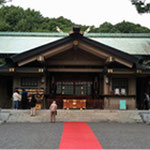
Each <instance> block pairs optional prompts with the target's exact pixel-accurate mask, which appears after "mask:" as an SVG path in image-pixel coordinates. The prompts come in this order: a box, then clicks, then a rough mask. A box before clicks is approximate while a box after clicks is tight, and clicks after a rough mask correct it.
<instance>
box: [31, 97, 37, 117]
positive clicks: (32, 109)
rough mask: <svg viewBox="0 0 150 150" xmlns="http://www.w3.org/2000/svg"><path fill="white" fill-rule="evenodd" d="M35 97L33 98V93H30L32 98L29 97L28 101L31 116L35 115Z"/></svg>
mask: <svg viewBox="0 0 150 150" xmlns="http://www.w3.org/2000/svg"><path fill="white" fill-rule="evenodd" d="M36 102H37V100H36V98H35V95H32V98H31V102H30V106H31V116H35V111H36V108H35V106H36Z"/></svg>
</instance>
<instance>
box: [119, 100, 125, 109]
mask: <svg viewBox="0 0 150 150" xmlns="http://www.w3.org/2000/svg"><path fill="white" fill-rule="evenodd" d="M120 109H126V100H120Z"/></svg>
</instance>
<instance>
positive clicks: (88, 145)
mask: <svg viewBox="0 0 150 150" xmlns="http://www.w3.org/2000/svg"><path fill="white" fill-rule="evenodd" d="M59 149H102V146H101V145H100V143H99V141H98V140H97V138H96V136H95V135H94V133H93V131H92V130H91V129H90V127H89V126H88V124H87V123H86V122H65V125H64V130H63V135H62V139H61V142H60V146H59Z"/></svg>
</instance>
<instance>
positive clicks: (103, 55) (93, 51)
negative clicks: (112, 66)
mask: <svg viewBox="0 0 150 150" xmlns="http://www.w3.org/2000/svg"><path fill="white" fill-rule="evenodd" d="M79 47H80V48H81V49H83V50H85V51H87V52H89V53H91V54H93V55H95V56H98V57H100V58H103V59H105V60H107V59H108V58H110V57H112V58H114V61H116V62H118V63H120V64H122V65H125V66H127V67H129V68H132V66H133V63H130V62H128V61H126V60H124V59H121V58H119V57H117V56H115V55H112V54H109V53H105V52H103V50H100V49H97V48H94V47H92V46H90V45H87V44H84V43H82V42H80V43H79Z"/></svg>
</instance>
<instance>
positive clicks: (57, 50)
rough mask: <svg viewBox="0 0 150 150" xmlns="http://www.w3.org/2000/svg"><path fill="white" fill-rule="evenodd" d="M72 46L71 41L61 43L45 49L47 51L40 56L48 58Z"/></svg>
mask: <svg viewBox="0 0 150 150" xmlns="http://www.w3.org/2000/svg"><path fill="white" fill-rule="evenodd" d="M72 47H73V43H72V42H70V43H67V44H65V45H62V46H60V47H57V48H54V49H52V50H50V51H47V52H45V53H43V54H42V56H44V57H45V58H49V57H52V56H54V55H57V54H59V53H62V52H65V51H67V50H69V49H71V48H72Z"/></svg>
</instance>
